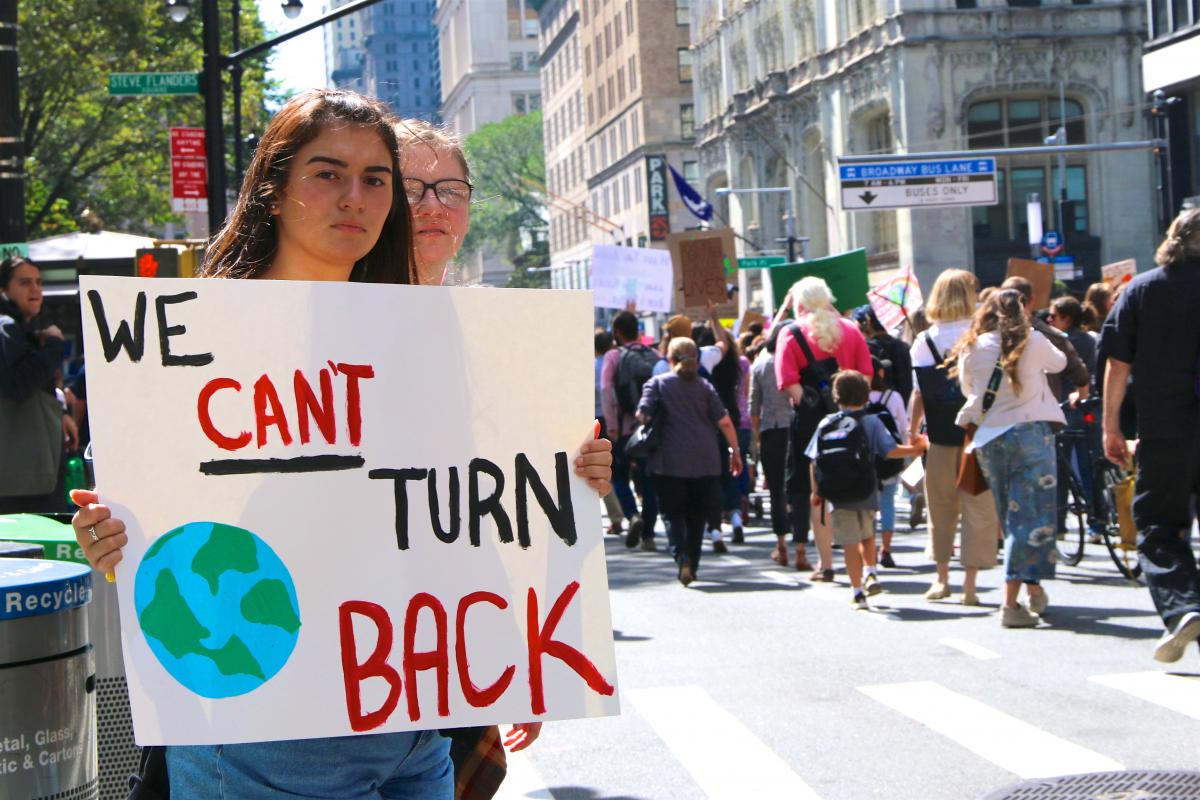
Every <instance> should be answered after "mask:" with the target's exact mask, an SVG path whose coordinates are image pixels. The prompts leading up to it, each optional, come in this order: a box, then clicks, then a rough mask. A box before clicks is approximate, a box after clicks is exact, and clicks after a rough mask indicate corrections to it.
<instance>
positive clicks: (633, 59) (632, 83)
mask: <svg viewBox="0 0 1200 800" xmlns="http://www.w3.org/2000/svg"><path fill="white" fill-rule="evenodd" d="M629 91H631V92H636V91H637V54H636V53H634V54H633V55H631V56H630V57H629Z"/></svg>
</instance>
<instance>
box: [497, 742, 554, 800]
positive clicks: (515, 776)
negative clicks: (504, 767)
mask: <svg viewBox="0 0 1200 800" xmlns="http://www.w3.org/2000/svg"><path fill="white" fill-rule="evenodd" d="M535 747H536V745H535ZM507 758H508V773H507V774H506V775H505V776H504V781H503V782H502V783H501V784H500V790H499V791H497V792H496V794H495V800H554V793H553V792H551V791H550V790H549V789H547V788H546V782H545V781H543V780H542V776H541V775H539V774H538V771H537V768H536V767H534V766H533V762H531V761H530V760H529V757H528V756H527V755H525V753H524V752H520V753H508V755H507Z"/></svg>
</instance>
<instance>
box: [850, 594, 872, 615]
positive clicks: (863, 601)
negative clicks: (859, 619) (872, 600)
mask: <svg viewBox="0 0 1200 800" xmlns="http://www.w3.org/2000/svg"><path fill="white" fill-rule="evenodd" d="M850 605H851V606H853V607H854V609H855V610H856V611H870V610H871V607H870V606H869V605H867V596H866V595H865V594H863V593H862V592H855V593H854V599H853V600H851V601H850Z"/></svg>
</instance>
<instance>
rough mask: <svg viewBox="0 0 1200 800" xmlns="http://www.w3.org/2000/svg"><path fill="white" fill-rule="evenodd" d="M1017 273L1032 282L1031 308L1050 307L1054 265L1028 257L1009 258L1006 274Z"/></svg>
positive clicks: (1039, 309) (1010, 275)
mask: <svg viewBox="0 0 1200 800" xmlns="http://www.w3.org/2000/svg"><path fill="white" fill-rule="evenodd" d="M1014 275H1017V276H1019V277H1022V278H1024V279H1025V280H1027V281H1029V282H1030V283H1032V284H1033V300H1032V306H1033V308H1032V310H1033V311H1041V310H1042V309H1043V308H1049V307H1050V290H1051V289H1053V288H1054V265H1053V264H1046V263H1044V262H1041V261H1031V260H1030V259H1028V258H1010V259H1009V260H1008V274H1007V275H1006V276H1005V277H1008V278H1011V277H1012V276H1014Z"/></svg>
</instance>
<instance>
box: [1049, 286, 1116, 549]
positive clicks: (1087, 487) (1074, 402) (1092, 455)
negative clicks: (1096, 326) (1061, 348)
mask: <svg viewBox="0 0 1200 800" xmlns="http://www.w3.org/2000/svg"><path fill="white" fill-rule="evenodd" d="M1083 317H1084V312H1083V306H1082V305H1080V303H1079V301H1078V300H1076V299H1075V298H1074V297H1071V296H1069V295H1067V296H1064V297H1059V298H1056V299H1055V300H1054V301H1053V302H1051V303H1050V314H1049V316H1048V317H1047V319H1046V321H1047V322H1048V323H1050V325H1051V326H1052V327H1054V328H1055V329H1056V330H1059V331H1061V332H1062V333H1065V334H1066V335H1067V338H1068V339H1069V340H1070V341H1071V346H1072V347H1074V348H1075V352H1077V353H1079V357H1080V359H1081V360H1082V361H1083V364H1084V366H1086V367H1087V369H1088V374H1089V375H1090V376H1092V382H1093V383H1094V381H1095V374H1096V340H1095V338H1093V337H1092V335H1091V334H1090V333H1088V332H1087V331H1086V330H1085V329H1084V327H1083ZM1088 391H1089V394H1090V392H1091V391H1092V387H1091V386H1089V389H1088ZM1058 402H1059V403H1067V402H1069V403H1070V407H1069V408H1068V409H1067V410H1066V411H1065V412H1064V416H1066V418H1067V427H1066V430H1065V433H1066V434H1067V435H1066V436H1065V437H1064V438H1063V452H1064V454H1065V455H1066V461H1067V464H1066V466H1067V467H1069V468H1072V469H1074V470H1075V474H1076V475H1077V476H1078V477H1079V483H1080V486H1081V487H1082V488H1083V496H1084V497H1085V498H1087V502H1088V504H1089V506H1090V504H1091V498H1092V496H1093V495H1092V472H1093V470H1092V466H1093V464H1094V463H1095V461H1096V459H1097V458H1098V457H1099V455H1100V453H1101V451H1102V447H1103V445H1102V444H1101V441H1100V431H1099V428H1097V427H1096V426H1092V427H1091V428H1089V427H1088V425H1087V424H1086V422H1085V421H1084V416H1085V415H1084V412H1083V411H1082V410H1081V409H1080V408H1079V407H1078V406H1079V396H1078V394H1077V393H1076V392H1073V391H1072V390H1071V388H1070V387H1069V386H1062V387H1060V388H1059V395H1058ZM1063 470H1064V465H1062V464H1060V465H1059V473H1058V532H1059V534H1060V535H1061V534H1062V533H1064V532H1066V528H1067V525H1066V522H1067V475H1066V474H1065V472H1064V471H1063ZM1088 521H1089V524H1090V525H1091V531H1092V532H1091V535H1090V536H1089V538H1088V541H1089V542H1091V543H1092V544H1099V543H1101V542H1102V541H1104V537H1103V533H1102V531H1103V529H1104V523H1103V522H1102V521H1101V520H1100V519H1099V518H1098V517H1096V516H1095V515H1094V514H1089V515H1088Z"/></svg>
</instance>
